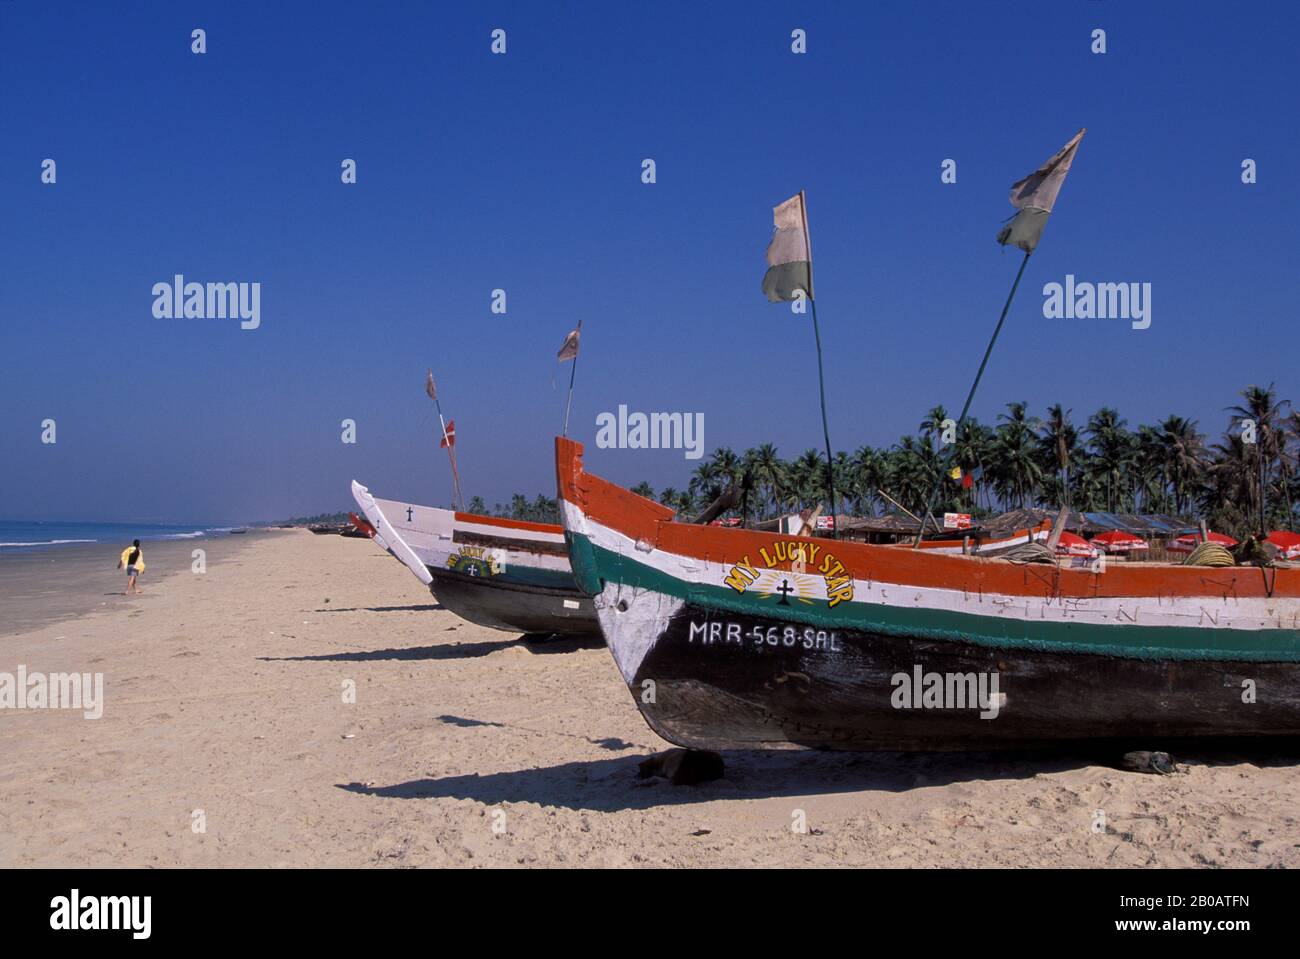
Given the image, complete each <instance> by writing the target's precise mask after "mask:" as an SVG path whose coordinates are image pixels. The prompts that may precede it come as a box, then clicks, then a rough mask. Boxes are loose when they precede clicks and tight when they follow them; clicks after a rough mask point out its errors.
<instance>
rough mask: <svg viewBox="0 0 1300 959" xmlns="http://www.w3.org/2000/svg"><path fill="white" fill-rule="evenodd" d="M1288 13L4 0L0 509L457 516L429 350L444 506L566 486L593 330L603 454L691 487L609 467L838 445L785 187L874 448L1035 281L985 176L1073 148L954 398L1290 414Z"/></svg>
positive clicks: (166, 516) (136, 515) (1003, 196)
mask: <svg viewBox="0 0 1300 959" xmlns="http://www.w3.org/2000/svg"><path fill="white" fill-rule="evenodd" d="M1297 26H1300V13H1298V12H1297V8H1296V5H1295V4H1291V3H1277V4H1266V3H1265V4H1252V5H1250V6H1248V7H1237V6H1234V5H1231V4H1227V3H1196V2H1180V3H1173V2H1146V3H1140V4H1139V3H1122V2H1118V0H1058V2H1054V3H1051V4H1029V3H1010V2H999V3H994V2H943V3H932V2H921V0H917V2H909V3H846V4H842V5H840V4H826V3H816V4H813V3H789V2H787V3H745V4H743V5H742V4H718V5H704V4H699V3H655V4H644V5H623V4H620V5H617V6H613V5H596V4H590V5H587V4H572V5H568V4H566V5H550V4H547V5H543V4H535V3H534V4H519V5H503V4H482V5H478V4H461V5H457V8H456V9H452V8H451V7H450V5H445V4H438V3H373V4H338V5H334V4H329V3H313V4H306V3H302V4H291V3H284V4H279V3H277V4H254V3H203V4H190V3H183V2H170V3H138V2H129V3H121V4H97V3H75V4H74V3H63V2H50V3H35V2H30V0H0V90H3V91H4V93H3V95H0V129H3V143H4V148H3V149H2V150H0V212H2V218H0V223H3V229H0V262H3V264H4V268H3V270H0V324H2V325H0V329H2V330H3V340H2V342H3V357H2V358H0V370H2V371H3V376H2V377H0V462H2V463H3V468H2V469H0V500H2V503H0V515H3V516H6V517H9V518H21V519H99V520H138V521H149V520H153V521H167V520H178V521H185V520H205V521H206V520H212V521H235V522H242V521H250V520H254V519H271V518H278V517H283V516H286V515H290V514H304V513H310V512H317V511H322V510H334V509H340V508H346V507H348V506H349V505H350V504H351V498H350V496H349V495H348V492H347V490H348V481H349V480H350V479H352V478H353V477H355V478H357V479H360V480H361V481H362V482H364V483H366V484H367V485H369V486H370V487H371V488H372V489H373V490H374V491H376V492H377V493H379V494H380V495H384V496H391V497H393V498H406V499H413V500H417V501H421V502H428V503H446V502H448V500H449V497H450V479H449V475H448V470H447V465H446V459H445V455H443V454H441V453H440V451H439V450H437V448H436V445H435V443H434V440H433V429H434V424H435V422H436V420H435V418H434V416H433V412H432V406H431V404H430V403H429V401H428V400H427V398H425V396H424V395H423V391H422V386H423V377H424V371H425V368H426V367H430V366H431V367H433V369H434V372H435V375H436V376H437V377H438V383H439V388H440V393H441V397H442V399H443V407H444V410H445V411H446V412H447V414H448V415H449V416H451V417H452V418H454V419H455V420H456V424H457V429H458V445H457V450H458V453H459V458H460V463H461V470H462V476H463V480H464V483H465V489H466V494H467V496H468V495H474V494H479V495H482V496H483V497H484V498H485V499H486V500H487V501H488V503H489V504H491V503H492V502H494V501H497V500H505V499H507V498H508V497H509V495H510V494H511V493H512V492H514V491H517V490H518V491H522V492H526V493H528V494H529V495H530V496H531V495H533V494H535V493H537V492H545V493H547V494H548V495H553V491H554V469H553V463H552V449H553V447H552V438H553V436H554V435H555V433H556V432H557V431H558V429H559V426H560V422H561V419H562V416H563V411H564V386H565V384H566V383H567V374H568V368H567V366H565V367H559V366H558V365H557V364H556V363H555V351H556V350H557V349H558V348H559V345H560V343H561V341H562V340H563V337H564V334H565V333H566V332H567V331H568V330H569V329H570V328H571V327H572V326H573V325H574V324H575V323H576V321H577V320H578V319H582V320H584V321H585V322H584V326H583V348H582V358H581V363H580V366H579V368H578V376H577V392H576V395H575V401H574V413H573V417H574V420H573V422H574V426H573V429H572V430H571V432H572V433H573V435H575V436H576V437H577V438H579V439H582V440H584V441H586V442H587V443H588V446H589V450H590V451H589V455H588V463H589V465H590V466H591V467H592V468H593V469H596V470H597V471H600V472H603V473H605V474H606V475H609V476H610V477H611V478H613V479H616V480H619V481H623V482H626V483H629V484H630V483H635V482H636V481H638V480H641V479H646V480H649V481H650V482H651V483H652V484H653V485H654V486H655V487H656V488H659V487H661V486H663V485H668V484H675V485H681V484H682V483H683V482H684V480H685V479H686V477H687V475H688V474H689V471H690V469H691V468H693V466H694V465H695V464H694V463H693V462H688V461H686V460H685V459H684V458H683V456H682V454H681V453H680V452H670V451H641V450H596V449H592V448H591V447H592V446H593V445H594V436H595V418H596V416H597V414H598V413H600V412H602V411H612V410H615V409H617V407H618V405H619V404H620V403H625V404H627V405H628V406H629V407H630V408H631V409H633V410H642V411H646V412H650V411H686V412H696V411H699V412H703V413H704V414H705V444H706V447H707V448H708V449H710V450H711V449H713V448H714V447H716V446H719V445H729V446H732V447H734V448H737V449H743V448H745V447H748V446H754V445H758V444H759V443H761V442H764V441H771V442H773V443H775V444H777V446H778V448H779V449H780V451H781V452H782V454H784V455H786V456H794V455H797V454H798V453H799V452H801V451H802V450H804V449H805V448H808V447H818V446H820V445H821V427H820V420H819V416H818V407H817V393H816V358H815V354H814V351H813V344H812V334H811V330H810V328H809V324H808V320H807V318H806V317H805V318H799V317H795V316H793V315H792V314H791V313H790V311H789V308H788V307H787V306H785V305H774V304H769V303H767V302H766V301H765V300H764V299H763V297H762V295H761V293H760V292H759V283H760V281H761V278H762V274H763V269H764V261H763V252H764V249H765V247H766V244H767V241H768V239H769V237H770V235H771V208H772V206H773V205H775V204H776V203H778V202H780V201H781V200H784V199H785V198H786V197H788V196H790V195H791V194H792V193H795V192H797V191H798V190H799V189H800V188H803V189H805V190H807V193H808V203H809V219H810V227H811V233H812V243H813V253H814V260H815V268H816V282H817V297H818V312H819V316H820V320H821V324H822V335H823V339H824V342H825V345H826V348H827V355H826V375H827V381H828V382H827V401H828V405H829V410H830V425H831V438H832V440H833V441H834V443H835V446H836V447H837V448H840V449H848V450H852V449H854V448H856V447H858V446H860V445H862V444H863V443H870V444H873V445H881V444H888V443H890V442H893V441H894V440H896V439H897V437H898V436H899V434H901V433H903V432H907V431H911V430H913V429H915V427H916V424H917V423H918V422H919V421H920V419H921V418H922V416H923V415H924V413H925V411H926V410H927V409H929V408H930V407H931V406H933V405H935V404H936V403H944V404H946V405H947V406H948V407H949V409H950V410H955V409H957V408H959V407H960V404H961V401H962V399H963V398H964V395H965V391H966V389H967V387H968V385H969V382H970V378H971V376H972V375H973V373H974V368H975V366H976V365H977V363H978V360H979V356H980V353H981V352H982V350H983V347H984V344H985V342H986V341H987V337H988V334H989V332H990V330H991V327H992V324H993V322H994V321H995V319H996V316H997V312H998V310H999V308H1000V307H1001V304H1002V301H1003V299H1004V297H1005V295H1006V291H1007V289H1008V287H1009V285H1010V281H1011V279H1012V277H1013V275H1014V273H1015V269H1016V266H1017V265H1018V262H1019V254H1018V253H1016V252H1015V251H1014V250H1006V251H1004V250H1002V249H1001V248H1000V247H998V245H997V244H996V243H995V242H994V239H993V237H994V235H995V234H996V232H997V229H998V227H999V226H1000V224H1001V222H1002V221H1003V220H1004V219H1005V218H1006V217H1008V216H1009V215H1010V214H1011V213H1012V212H1013V209H1012V207H1011V206H1010V205H1009V203H1008V202H1007V193H1008V188H1009V186H1010V184H1011V183H1012V182H1013V181H1014V180H1017V179H1019V178H1020V177H1022V176H1024V175H1025V174H1027V173H1029V172H1030V171H1031V170H1032V169H1034V168H1035V167H1036V166H1037V165H1038V164H1039V163H1041V162H1042V161H1043V160H1045V159H1046V158H1047V157H1048V156H1050V155H1051V154H1052V153H1053V152H1054V151H1055V150H1056V149H1057V148H1059V147H1060V145H1061V144H1062V143H1064V142H1065V140H1066V139H1068V138H1069V136H1070V135H1071V134H1073V133H1074V131H1075V130H1077V129H1078V128H1079V127H1081V126H1086V127H1087V128H1088V130H1089V133H1088V135H1087V137H1085V139H1084V141H1083V144H1082V146H1081V148H1080V151H1079V154H1078V158H1077V159H1076V161H1075V165H1074V169H1073V171H1072V172H1071V174H1070V176H1069V179H1068V180H1067V182H1066V184H1065V188H1064V190H1063V191H1062V193H1061V198H1060V200H1059V202H1058V204H1057V207H1056V211H1055V213H1054V215H1053V218H1052V222H1051V224H1050V225H1049V227H1048V229H1047V233H1046V236H1045V238H1044V240H1043V243H1042V246H1041V247H1040V248H1039V250H1038V252H1037V253H1036V254H1035V256H1034V258H1033V259H1032V260H1031V262H1030V264H1029V268H1028V270H1027V272H1026V278H1025V281H1024V285H1023V286H1022V289H1021V293H1020V296H1019V298H1018V300H1017V303H1016V305H1015V306H1014V307H1013V310H1012V313H1011V316H1010V318H1009V319H1008V324H1007V327H1006V330H1005V332H1004V334H1003V338H1002V340H1001V342H1000V344H999V348H998V351H997V352H996V353H995V354H994V357H993V361H992V363H991V365H990V368H989V371H988V373H987V374H986V376H985V379H984V382H983V384H982V386H981V391H980V395H979V396H978V398H977V400H976V404H975V407H974V412H975V413H976V414H977V415H979V416H980V417H981V418H983V419H991V418H992V417H993V416H994V415H996V413H997V412H998V411H999V410H1000V409H1002V408H1003V406H1004V404H1005V403H1007V402H1008V401H1011V400H1026V401H1028V402H1029V403H1030V404H1031V407H1032V409H1033V411H1034V412H1036V413H1042V412H1043V410H1044V408H1045V407H1046V406H1047V405H1048V404H1049V403H1054V402H1060V403H1063V404H1064V405H1065V406H1066V407H1067V408H1072V409H1073V411H1074V416H1075V418H1076V420H1080V421H1081V420H1083V419H1086V417H1087V415H1088V414H1089V413H1091V412H1092V411H1093V410H1095V409H1096V408H1097V407H1098V406H1100V405H1103V404H1110V405H1114V406H1117V407H1119V409H1120V410H1121V412H1122V413H1123V414H1124V415H1125V416H1126V417H1127V418H1128V420H1129V422H1130V424H1135V423H1137V422H1139V421H1150V420H1154V419H1156V418H1161V417H1163V416H1165V415H1167V414H1169V413H1171V412H1178V413H1180V414H1184V415H1189V416H1192V417H1194V418H1196V419H1198V420H1199V421H1200V424H1201V426H1202V428H1203V429H1207V430H1209V431H1211V432H1214V433H1217V432H1219V431H1220V430H1221V429H1222V427H1223V425H1224V424H1225V422H1226V415H1225V414H1224V413H1223V408H1224V407H1226V406H1228V405H1230V404H1231V403H1232V402H1234V400H1235V398H1236V396H1235V394H1236V391H1237V390H1239V389H1241V388H1242V387H1243V386H1245V385H1246V384H1248V383H1253V382H1260V383H1267V382H1270V381H1275V382H1276V383H1277V386H1278V389H1279V391H1280V392H1281V393H1282V395H1284V396H1288V397H1292V398H1294V399H1297V400H1300V390H1298V389H1297V388H1296V387H1297V385H1298V384H1297V375H1296V363H1297V359H1300V350H1297V349H1296V348H1295V346H1294V343H1295V334H1294V327H1295V322H1296V308H1295V304H1296V302H1297V299H1298V294H1300V270H1298V269H1297V255H1298V254H1300V232H1298V231H1297V226H1296V214H1297V211H1298V210H1300V203H1298V202H1297V199H1298V197H1297V192H1298V187H1297V170H1296V162H1297V161H1296V157H1297V156H1300V149H1298V148H1300V142H1297V141H1298V140H1300V132H1298V131H1300V125H1298V124H1297V123H1296V122H1295V117H1296V116H1297V112H1298V111H1297V98H1298V93H1300V82H1297V81H1298V80H1300V77H1298V76H1297V74H1300V67H1297V65H1296V61H1295V56H1294V47H1293V44H1294V36H1295V33H1296V28H1297ZM196 27H202V28H203V29H205V30H206V31H207V44H208V52H207V53H206V54H203V55H201V56H200V55H194V54H192V53H191V52H190V43H191V41H190V32H191V30H192V29H194V28H196ZM497 27H500V28H504V29H505V30H506V31H507V53H506V54H505V55H504V56H494V55H492V54H491V53H490V51H489V44H490V33H491V31H492V30H493V29H494V28H497ZM796 27H797V28H802V29H805V30H806V31H807V36H808V52H807V53H806V54H804V55H795V54H793V53H791V51H790V32H791V30H793V29H794V28H796ZM1095 27H1101V28H1104V29H1105V30H1106V31H1107V52H1106V53H1105V54H1104V55H1096V54H1093V53H1091V52H1090V44H1091V40H1090V33H1091V31H1092V30H1093V28H1095ZM47 157H49V158H54V159H55V160H56V161H57V164H58V167H57V173H58V181H57V183H56V184H54V185H52V186H51V185H45V184H42V183H41V182H40V174H41V162H42V160H43V159H45V158H47ZM344 158H354V159H355V160H356V161H357V164H358V182H357V183H356V184H355V185H344V184H342V183H341V182H340V163H341V161H342V160H343V159H344ZM644 158H653V159H654V160H655V161H656V165H657V182H656V183H654V184H652V185H647V184H643V183H642V182H641V176H640V174H641V162H642V160H643V159H644ZM946 158H953V159H955V160H956V161H957V165H958V166H957V172H958V179H957V183H956V184H951V185H945V184H942V183H941V182H940V178H939V174H940V163H941V161H943V160H944V159H946ZM1245 158H1251V159H1254V160H1256V161H1257V163H1258V180H1259V182H1258V183H1256V184H1254V185H1249V186H1247V185H1243V184H1242V183H1241V179H1240V170H1241V162H1242V160H1243V159H1245ZM175 273H183V274H184V275H185V276H186V278H187V279H189V280H197V281H201V282H206V281H213V282H226V281H244V282H254V281H256V282H259V283H261V285H262V302H261V313H262V317H261V327H260V328H259V329H257V330H253V331H242V330H240V329H239V324H238V322H236V321H231V320H200V319H171V320H166V319H156V318H154V316H153V315H152V305H153V298H152V295H151V292H150V291H151V288H152V286H153V284H154V283H156V282H159V281H170V279H171V277H172V276H173V274H175ZM1067 273H1073V274H1075V276H1076V277H1077V278H1078V279H1080V280H1091V281H1098V282H1100V281H1105V282H1121V281H1138V282H1149V283H1151V284H1152V325H1151V328H1150V329H1148V330H1145V331H1134V330H1132V329H1131V328H1130V326H1129V324H1128V323H1127V322H1124V321H1118V320H1047V319H1044V317H1043V315H1042V303H1043V295H1042V287H1043V284H1045V283H1047V282H1050V281H1057V282H1060V281H1062V280H1063V279H1064V277H1065V275H1066V274H1067ZM495 288H503V289H505V290H506V293H507V302H508V313H507V314H506V315H504V316H502V315H496V314H493V313H492V312H491V311H490V303H491V292H492V290H493V289H495ZM47 417H48V418H53V419H55V420H56V422H57V424H58V425H57V429H58V434H57V436H58V442H57V443H56V444H54V445H53V446H50V445H43V444H42V443H41V442H40V438H41V427H40V424H41V421H42V420H44V419H45V418H47ZM344 418H352V419H354V420H355V421H356V422H357V437H358V441H357V443H356V444H355V445H344V444H343V443H341V442H340V440H339V436H340V432H341V430H340V425H339V424H340V421H341V420H343V419H344Z"/></svg>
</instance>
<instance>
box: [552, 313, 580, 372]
mask: <svg viewBox="0 0 1300 959" xmlns="http://www.w3.org/2000/svg"><path fill="white" fill-rule="evenodd" d="M581 332H582V320H579V321H578V325H577V327H575V328H574V329H573V330H571V331H570V332H569V335H568V336H566V337H565V338H564V345H563V346H561V347H560V352H559V353H557V354H556V357H557V358H558V359H559V361H560V362H561V363H563V362H564V361H565V360H576V359H577V358H578V336H579V334H581Z"/></svg>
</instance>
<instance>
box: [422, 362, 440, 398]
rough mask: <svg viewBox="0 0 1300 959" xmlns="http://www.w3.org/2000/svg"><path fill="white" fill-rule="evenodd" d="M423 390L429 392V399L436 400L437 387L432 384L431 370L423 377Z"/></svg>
mask: <svg viewBox="0 0 1300 959" xmlns="http://www.w3.org/2000/svg"><path fill="white" fill-rule="evenodd" d="M424 392H426V393H428V394H429V399H431V400H433V401H434V402H435V403H436V402H438V389H437V387H435V386H434V385H433V370H429V375H428V376H427V377H426V378H425V381H424Z"/></svg>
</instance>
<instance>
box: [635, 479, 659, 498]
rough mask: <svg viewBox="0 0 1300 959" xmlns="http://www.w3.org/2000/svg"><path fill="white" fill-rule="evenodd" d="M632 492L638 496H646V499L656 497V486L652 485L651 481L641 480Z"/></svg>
mask: <svg viewBox="0 0 1300 959" xmlns="http://www.w3.org/2000/svg"><path fill="white" fill-rule="evenodd" d="M632 492H633V493H636V495H637V496H644V497H645V498H646V499H654V498H655V490H654V487H653V486H651V485H650V484H649V483H647V482H646V481H645V480H642V481H641V482H639V483H637V484H636V485H635V486H633V487H632Z"/></svg>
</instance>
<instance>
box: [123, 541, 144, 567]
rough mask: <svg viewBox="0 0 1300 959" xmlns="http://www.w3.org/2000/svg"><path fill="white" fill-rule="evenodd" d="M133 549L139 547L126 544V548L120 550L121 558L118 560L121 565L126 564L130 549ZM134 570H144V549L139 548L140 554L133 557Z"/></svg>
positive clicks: (129, 556)
mask: <svg viewBox="0 0 1300 959" xmlns="http://www.w3.org/2000/svg"><path fill="white" fill-rule="evenodd" d="M134 549H139V547H136V546H128V547H127V548H126V549H124V550H122V559H121V560H120V562H121V564H122V565H123V566H125V565H127V560H128V559H130V558H131V551H132V550H134ZM135 571H136V572H137V573H143V572H144V550H143V549H141V550H140V555H139V556H137V557H136V559H135Z"/></svg>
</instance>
